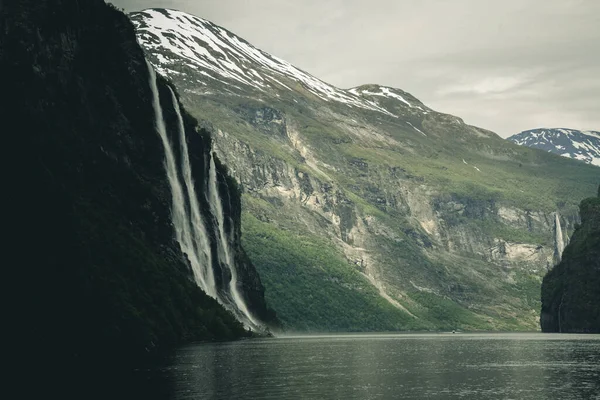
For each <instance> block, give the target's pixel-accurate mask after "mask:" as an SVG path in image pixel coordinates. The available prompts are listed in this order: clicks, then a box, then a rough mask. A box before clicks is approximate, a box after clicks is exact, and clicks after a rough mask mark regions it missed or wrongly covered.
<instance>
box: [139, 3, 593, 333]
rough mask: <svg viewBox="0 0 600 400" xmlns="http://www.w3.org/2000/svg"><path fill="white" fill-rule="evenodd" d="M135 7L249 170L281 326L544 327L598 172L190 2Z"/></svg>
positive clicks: (254, 244) (251, 225) (255, 249)
mask: <svg viewBox="0 0 600 400" xmlns="http://www.w3.org/2000/svg"><path fill="white" fill-rule="evenodd" d="M130 18H131V19H132V21H133V22H134V24H135V26H136V31H137V36H138V40H139V42H140V44H141V45H142V47H143V48H144V50H145V52H146V54H147V57H148V59H149V60H150V62H151V63H152V64H153V65H154V66H155V68H156V69H157V70H158V71H160V72H161V74H163V75H164V76H166V77H167V79H169V80H170V81H171V82H172V83H173V84H174V85H175V86H176V87H177V88H178V90H179V92H180V93H181V100H182V102H183V104H184V105H185V107H186V109H187V110H188V111H189V112H190V113H191V114H192V115H193V116H194V117H196V118H198V119H199V120H200V121H201V123H202V124H203V126H204V127H206V128H207V129H209V130H210V131H212V132H213V137H214V140H215V146H216V149H217V153H218V154H219V157H220V158H221V159H223V160H224V162H225V164H226V165H227V166H228V168H229V171H230V173H231V174H232V175H233V176H234V177H235V178H236V180H237V181H238V182H239V185H240V188H241V190H242V193H243V195H242V210H243V211H242V231H243V236H242V241H243V245H244V247H245V249H246V250H247V251H248V255H249V257H250V259H251V260H252V261H253V263H254V264H255V265H256V268H257V269H258V271H259V273H260V276H261V278H262V280H263V282H264V285H265V296H266V299H267V301H268V303H269V305H270V306H272V307H273V308H274V309H275V311H276V312H277V315H278V317H279V318H280V320H281V321H282V324H283V325H284V327H285V328H287V329H289V330H298V331H373V330H427V329H431V330H439V329H454V328H461V329H470V330H515V329H528V330H529V329H536V328H538V327H539V309H540V301H539V290H540V285H541V280H542V277H543V276H544V274H545V273H546V271H547V269H548V268H550V267H551V266H552V264H553V258H554V253H555V247H557V246H555V243H554V238H555V237H558V236H559V235H555V234H554V232H553V229H554V225H555V219H556V218H555V216H556V214H557V212H558V214H559V215H560V223H561V227H563V228H564V231H565V232H564V233H565V236H567V235H568V234H570V232H572V230H573V226H574V224H575V223H576V222H578V221H579V219H578V213H577V205H578V204H577V203H578V200H577V199H581V198H584V197H587V196H590V195H591V194H592V193H594V191H595V188H596V185H597V183H598V170H597V168H596V167H593V166H589V165H586V164H584V163H579V162H575V161H573V160H569V159H566V158H562V157H558V156H555V155H552V154H548V153H544V152H539V151H535V150H532V149H529V148H526V147H522V146H517V145H515V144H513V143H510V142H508V141H506V140H504V139H502V138H500V137H499V136H497V135H496V134H494V133H493V132H490V131H487V130H484V129H480V128H477V127H473V126H469V125H467V124H465V123H464V121H462V120H461V119H460V118H458V117H455V116H452V115H448V114H443V113H440V112H437V111H435V110H432V109H431V108H429V107H427V106H426V105H424V104H423V103H422V102H421V101H419V100H418V99H417V98H416V97H414V96H412V95H411V94H409V93H406V92H404V91H402V90H399V89H395V88H390V87H386V86H381V85H374V84H373V85H363V86H359V87H356V88H353V89H349V90H345V89H340V88H336V87H334V86H332V85H330V84H327V83H325V82H323V81H322V80H320V79H318V78H316V77H314V76H312V75H310V74H309V73H307V72H305V71H302V70H301V69H299V68H297V67H295V66H293V65H291V64H290V63H288V62H286V61H284V60H281V59H279V58H277V57H275V56H272V55H270V54H268V53H266V52H264V51H261V50H260V49H258V48H256V47H254V46H253V45H251V44H250V43H248V42H247V41H245V40H244V39H242V38H240V37H238V36H236V35H235V34H233V33H232V32H230V31H228V30H226V29H224V28H222V27H219V26H217V25H215V24H213V23H211V22H209V21H207V20H204V19H201V18H198V17H195V16H192V15H189V14H186V13H183V12H179V11H174V10H166V9H149V10H145V11H142V12H137V13H132V14H130ZM323 62H326V60H323ZM563 228H561V229H563Z"/></svg>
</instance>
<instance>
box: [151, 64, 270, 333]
mask: <svg viewBox="0 0 600 400" xmlns="http://www.w3.org/2000/svg"><path fill="white" fill-rule="evenodd" d="M146 63H147V65H148V71H149V73H150V89H151V90H152V95H153V101H152V106H153V108H154V116H155V125H156V130H157V131H158V134H159V136H160V138H161V141H162V144H163V146H164V149H165V169H166V170H167V178H168V181H169V186H170V187H171V200H172V210H171V214H172V218H173V225H174V227H175V237H176V239H177V242H178V243H179V246H180V247H181V251H182V252H183V253H185V254H186V255H187V257H188V259H189V261H190V264H191V266H192V271H193V273H194V278H195V280H196V283H197V284H198V286H199V287H200V288H201V289H202V290H203V291H204V292H205V293H206V294H208V295H209V296H211V297H213V298H215V299H217V300H218V301H219V303H221V304H223V305H224V306H226V307H229V308H233V310H231V311H233V313H234V315H236V316H237V317H238V319H240V321H241V322H242V323H244V324H245V325H246V327H248V328H251V329H260V324H259V323H258V322H257V321H256V320H255V319H254V318H253V317H252V315H251V313H250V311H249V310H248V307H247V306H246V303H245V302H244V299H243V298H242V296H241V294H240V292H239V289H238V287H237V271H236V269H235V263H234V260H233V259H232V256H231V249H230V244H229V237H228V236H227V235H226V233H225V225H224V223H223V219H224V214H223V206H222V204H221V198H220V195H219V192H218V189H217V173H216V166H215V162H214V159H213V156H212V154H211V155H210V166H209V179H208V192H209V198H208V201H209V203H210V209H211V213H212V214H213V216H214V217H215V222H216V225H217V226H215V234H216V236H217V249H218V252H219V260H220V261H221V264H222V265H224V266H225V267H227V268H228V269H229V272H230V275H231V282H229V287H228V289H229V293H228V295H229V297H228V298H227V299H223V298H221V296H220V295H219V293H218V291H217V286H216V282H215V277H214V272H213V269H212V253H211V248H210V241H209V238H208V234H207V231H206V225H205V223H204V221H203V219H202V214H201V212H200V205H199V203H198V199H197V197H196V192H195V187H194V181H193V179H192V171H191V166H190V159H189V153H188V148H187V141H186V137H185V126H184V124H183V118H182V117H181V110H180V108H179V103H178V101H177V98H176V97H175V93H173V90H172V89H171V88H170V87H169V90H170V92H171V96H172V101H173V107H174V109H175V112H176V115H177V119H178V130H179V141H180V152H181V170H182V175H183V179H184V185H185V191H184V188H183V185H182V184H181V182H180V181H179V175H178V170H177V164H176V161H175V154H174V152H173V147H172V145H171V142H170V141H169V136H168V134H167V128H166V123H165V120H164V116H163V112H162V106H161V104H160V95H159V92H158V86H157V81H156V73H155V72H154V69H153V68H152V65H151V64H150V63H149V62H148V61H146ZM184 192H185V193H184ZM185 194H187V202H188V205H189V207H186V196H185ZM188 209H189V214H188V212H187V210H188ZM232 302H233V304H231V303H232Z"/></svg>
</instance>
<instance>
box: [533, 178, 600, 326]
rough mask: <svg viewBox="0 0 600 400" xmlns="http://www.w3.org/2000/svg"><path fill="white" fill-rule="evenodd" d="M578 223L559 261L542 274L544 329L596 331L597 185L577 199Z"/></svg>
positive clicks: (599, 272)
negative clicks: (593, 194)
mask: <svg viewBox="0 0 600 400" xmlns="http://www.w3.org/2000/svg"><path fill="white" fill-rule="evenodd" d="M580 213H581V225H579V226H578V227H577V228H576V230H575V232H574V233H573V237H572V239H571V242H570V243H569V245H568V246H567V247H566V248H565V251H564V253H563V257H562V261H561V262H560V264H558V265H557V266H555V267H554V269H552V270H551V271H550V272H549V273H548V275H546V277H545V278H544V281H543V284H542V314H541V318H540V323H541V327H542V331H544V332H587V333H591V332H594V333H599V332H600V188H599V193H598V197H592V198H589V199H585V200H584V201H582V202H581V206H580Z"/></svg>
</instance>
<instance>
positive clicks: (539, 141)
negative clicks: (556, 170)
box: [508, 128, 600, 166]
mask: <svg viewBox="0 0 600 400" xmlns="http://www.w3.org/2000/svg"><path fill="white" fill-rule="evenodd" d="M508 140H510V141H511V142H513V143H516V144H518V145H521V146H527V147H533V148H536V149H540V150H545V151H547V152H549V153H554V154H558V155H560V156H563V157H567V158H572V159H575V160H579V161H583V162H586V163H588V164H592V165H596V166H600V132H597V131H580V130H576V129H568V128H537V129H531V130H528V131H523V132H521V133H518V134H516V135H513V136H511V137H509V138H508Z"/></svg>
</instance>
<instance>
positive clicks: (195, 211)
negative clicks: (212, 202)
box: [169, 87, 217, 298]
mask: <svg viewBox="0 0 600 400" xmlns="http://www.w3.org/2000/svg"><path fill="white" fill-rule="evenodd" d="M169 91H170V92H171V98H172V100H173V105H174V108H175V113H176V114H177V122H178V128H179V142H180V147H181V150H180V151H181V170H182V171H183V180H184V183H185V188H186V191H187V195H188V201H189V206H190V217H191V218H189V221H190V225H191V235H192V244H193V245H195V251H196V253H195V254H196V255H198V256H201V257H202V260H201V261H202V263H201V265H205V266H206V267H205V268H202V269H201V271H200V272H199V273H200V274H202V275H203V277H202V279H201V280H202V281H203V282H205V283H206V289H205V290H204V291H205V292H206V294H208V295H209V296H211V297H213V298H217V286H216V284H215V276H214V272H213V269H212V253H211V250H210V242H209V240H208V233H207V231H206V226H205V225H204V221H203V220H202V214H201V213H200V205H199V204H198V198H197V197H196V191H195V186H194V181H193V179H192V169H191V167H190V156H189V153H188V147H187V140H186V138H185V126H184V125H183V118H182V117H181V110H180V108H179V102H178V101H177V98H176V97H175V93H173V90H172V89H171V88H170V87H169ZM203 289H204V288H203Z"/></svg>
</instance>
